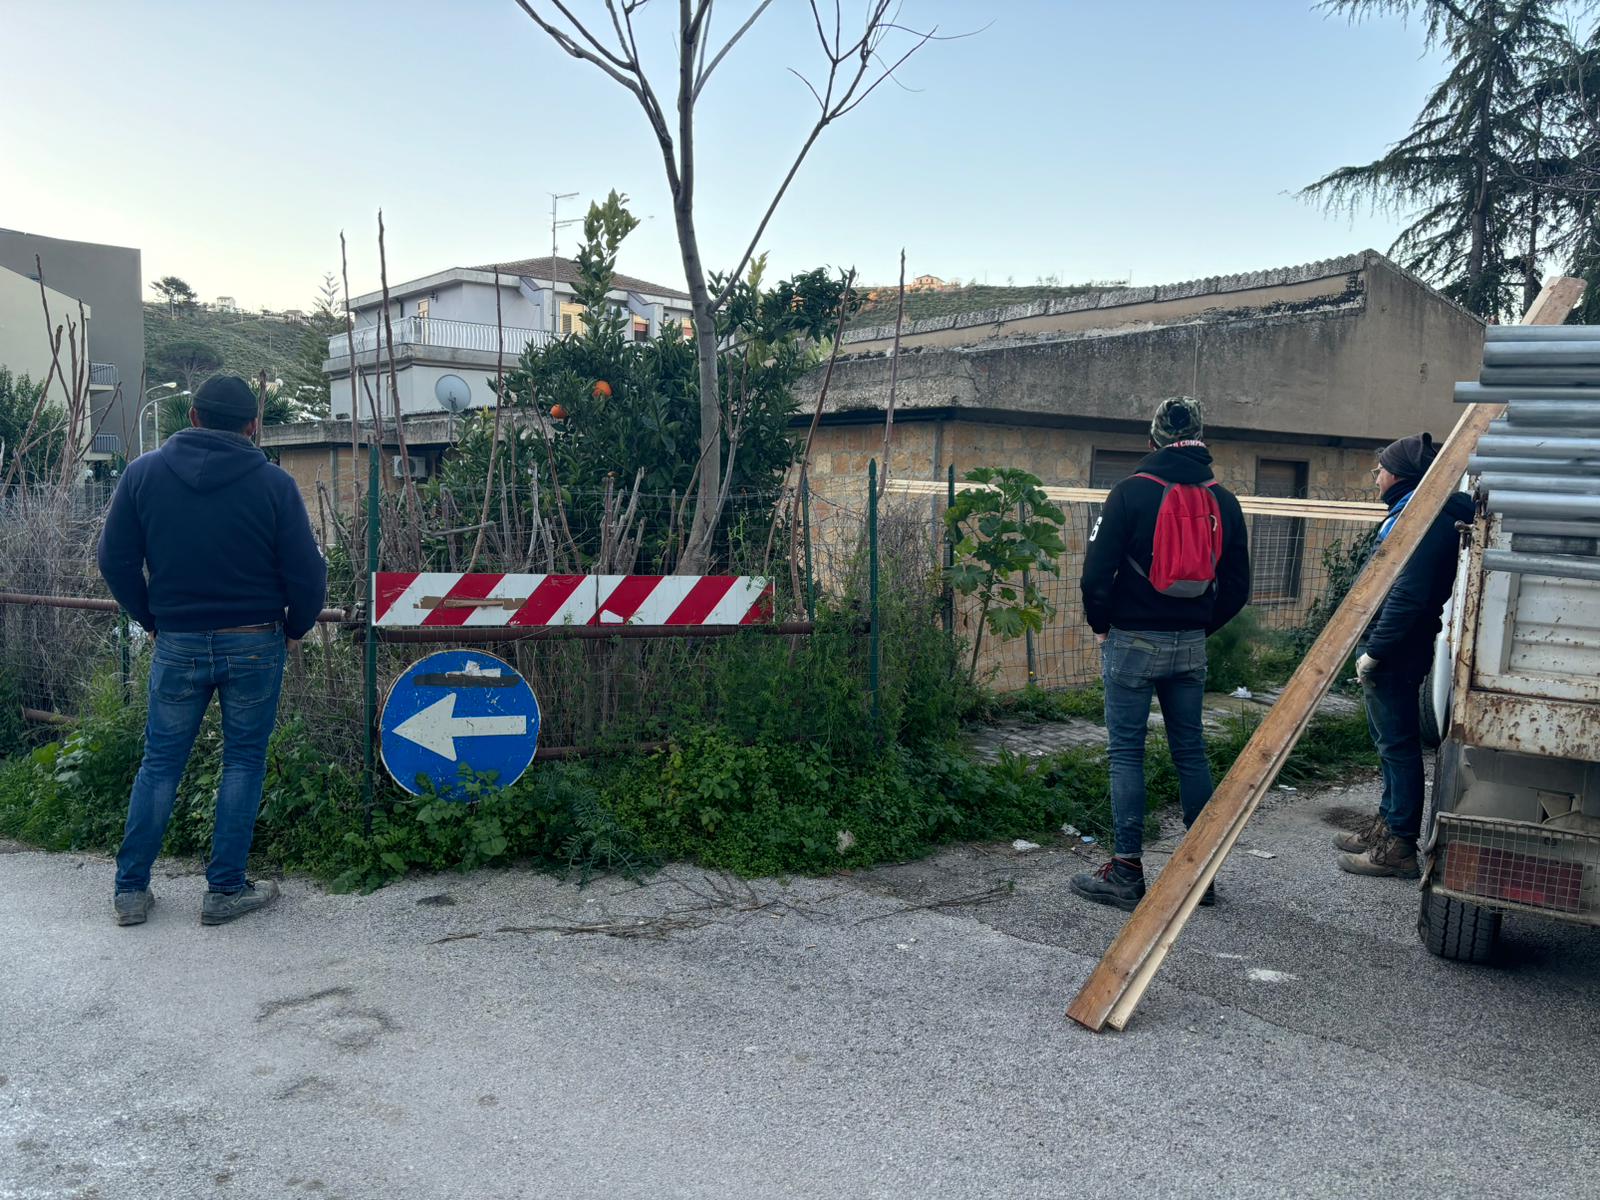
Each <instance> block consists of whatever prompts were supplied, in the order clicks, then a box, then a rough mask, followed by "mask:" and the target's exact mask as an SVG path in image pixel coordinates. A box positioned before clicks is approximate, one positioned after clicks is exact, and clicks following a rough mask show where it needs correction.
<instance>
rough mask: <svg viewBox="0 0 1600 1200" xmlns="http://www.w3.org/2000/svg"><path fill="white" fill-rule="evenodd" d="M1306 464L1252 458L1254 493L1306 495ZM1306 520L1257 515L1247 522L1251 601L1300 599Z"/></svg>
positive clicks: (1274, 601) (1262, 494) (1281, 459)
mask: <svg viewBox="0 0 1600 1200" xmlns="http://www.w3.org/2000/svg"><path fill="white" fill-rule="evenodd" d="M1308 473H1309V467H1308V464H1307V463H1304V462H1297V461H1294V460H1291V459H1283V458H1262V459H1257V460H1256V495H1258V496H1282V497H1285V498H1291V499H1297V500H1303V499H1305V497H1306V480H1307V475H1308ZM1305 550H1306V523H1305V521H1304V520H1302V519H1301V518H1299V517H1264V516H1257V517H1256V518H1255V519H1254V520H1253V521H1252V522H1251V524H1250V566H1251V571H1250V574H1251V591H1250V602H1251V603H1252V604H1283V603H1289V602H1293V601H1295V600H1298V599H1299V598H1300V576H1301V570H1302V567H1303V565H1304V560H1305Z"/></svg>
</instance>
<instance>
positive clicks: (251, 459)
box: [160, 429, 267, 492]
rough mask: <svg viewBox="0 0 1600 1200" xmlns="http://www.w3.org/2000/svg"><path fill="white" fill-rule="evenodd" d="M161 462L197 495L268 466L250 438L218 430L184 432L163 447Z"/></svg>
mask: <svg viewBox="0 0 1600 1200" xmlns="http://www.w3.org/2000/svg"><path fill="white" fill-rule="evenodd" d="M160 453H161V463H162V465H164V466H165V467H166V468H167V470H169V471H171V472H172V473H173V474H174V475H176V476H177V477H178V478H179V479H180V480H182V481H183V482H184V483H185V484H187V485H188V486H189V487H191V488H193V489H194V490H195V491H197V492H214V491H216V490H217V489H218V488H223V487H227V486H228V485H229V484H231V483H235V482H237V481H238V480H240V479H242V478H244V477H245V476H246V475H248V474H250V472H252V471H259V470H260V469H261V468H262V467H264V466H266V465H267V456H266V455H265V454H263V453H262V452H261V448H260V447H259V446H257V445H256V444H255V443H253V442H252V441H251V440H250V439H249V438H247V437H245V436H243V435H242V434H237V433H224V432H222V431H221V430H219V429H184V430H180V431H179V432H177V433H175V434H173V435H172V436H171V437H170V438H168V439H167V441H166V444H165V445H163V446H162V447H161V452H160Z"/></svg>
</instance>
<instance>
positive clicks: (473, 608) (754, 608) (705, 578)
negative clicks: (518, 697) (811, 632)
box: [372, 571, 772, 629]
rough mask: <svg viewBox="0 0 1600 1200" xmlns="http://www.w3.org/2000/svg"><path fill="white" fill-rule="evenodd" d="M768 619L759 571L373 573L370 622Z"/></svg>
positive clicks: (767, 587)
mask: <svg viewBox="0 0 1600 1200" xmlns="http://www.w3.org/2000/svg"><path fill="white" fill-rule="evenodd" d="M771 619H772V581H771V580H770V579H766V578H763V577H762V576H759V575H491V574H472V575H467V574H462V573H460V572H454V571H444V572H437V571H422V572H418V571H403V572H388V573H383V572H380V573H379V574H376V575H374V576H373V577H372V623H373V624H374V625H379V626H388V627H396V628H406V627H417V626H422V627H426V628H430V629H437V628H448V627H457V626H465V627H468V628H472V627H483V626H508V625H509V626H540V625H755V624H757V623H759V622H762V621H768V620H771Z"/></svg>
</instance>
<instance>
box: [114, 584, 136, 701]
mask: <svg viewBox="0 0 1600 1200" xmlns="http://www.w3.org/2000/svg"><path fill="white" fill-rule="evenodd" d="M128 634H129V629H128V613H127V611H126V610H125V609H120V608H119V609H118V610H117V678H118V680H119V681H120V682H121V684H122V702H123V703H124V704H126V703H127V702H128V701H129V700H131V699H132V698H133V661H132V651H131V650H130V648H129V646H128Z"/></svg>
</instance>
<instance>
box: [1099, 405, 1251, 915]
mask: <svg viewBox="0 0 1600 1200" xmlns="http://www.w3.org/2000/svg"><path fill="white" fill-rule="evenodd" d="M1203 432H1204V426H1203V414H1202V413H1201V409H1200V403H1199V401H1197V400H1194V399H1192V398H1190V397H1188V396H1175V397H1172V398H1170V399H1167V400H1163V401H1162V402H1161V404H1160V406H1159V407H1158V408H1157V409H1156V415H1155V419H1154V420H1153V421H1151V423H1150V449H1151V453H1150V454H1149V455H1147V456H1146V457H1145V458H1144V460H1143V461H1142V462H1140V463H1139V469H1138V470H1137V471H1136V472H1135V473H1134V474H1133V475H1130V476H1129V477H1128V478H1127V479H1124V480H1123V481H1122V482H1121V483H1119V484H1117V486H1116V487H1114V488H1112V489H1111V494H1110V495H1109V496H1107V497H1106V502H1105V506H1104V507H1103V508H1102V509H1101V510H1100V519H1099V520H1098V521H1096V522H1095V526H1094V530H1093V532H1091V533H1090V535H1089V550H1088V553H1087V555H1086V556H1085V558H1084V563H1083V579H1082V588H1083V610H1084V615H1085V616H1086V617H1087V618H1088V621H1089V627H1090V628H1091V629H1093V630H1094V632H1095V635H1096V636H1097V637H1098V638H1099V639H1100V650H1101V674H1102V676H1103V678H1104V680H1105V694H1106V700H1105V704H1106V733H1107V740H1108V749H1109V757H1110V762H1111V814H1112V820H1113V823H1114V825H1115V840H1114V847H1113V849H1114V854H1115V857H1113V858H1112V859H1111V861H1110V862H1108V863H1107V864H1106V865H1105V866H1104V867H1102V868H1101V869H1100V870H1098V871H1092V872H1088V873H1085V874H1082V875H1077V876H1074V877H1073V879H1072V890H1073V891H1075V892H1077V893H1078V895H1080V896H1082V897H1084V899H1086V900H1093V901H1094V902H1095V903H1097V904H1111V905H1115V906H1116V907H1117V908H1121V909H1125V910H1127V911H1129V912H1132V911H1133V909H1134V908H1135V907H1136V906H1137V905H1138V903H1139V901H1140V900H1141V899H1143V897H1144V864H1143V860H1142V857H1141V855H1142V853H1143V847H1144V821H1145V789H1144V746H1145V738H1146V736H1147V734H1148V732H1149V720H1150V698H1151V696H1152V695H1153V696H1154V697H1155V698H1156V699H1157V700H1158V701H1159V702H1160V704H1161V717H1162V720H1163V722H1164V723H1165V725H1166V731H1167V746H1168V748H1169V749H1170V750H1171V751H1172V765H1173V766H1174V767H1175V768H1176V769H1177V772H1178V795H1179V799H1180V801H1181V802H1182V806H1183V823H1184V825H1185V827H1187V826H1189V825H1192V824H1193V823H1194V820H1195V818H1196V817H1197V816H1199V815H1200V810H1201V809H1202V808H1203V807H1205V803H1206V801H1207V800H1209V799H1211V768H1210V765H1209V764H1208V763H1207V762H1206V743H1205V732H1204V729H1203V728H1202V726H1201V723H1200V719H1201V712H1202V703H1201V702H1202V700H1203V699H1204V696H1205V690H1206V638H1207V637H1208V636H1210V635H1211V634H1213V633H1215V632H1216V631H1217V630H1219V629H1221V628H1222V627H1223V626H1224V625H1226V624H1227V623H1228V622H1229V621H1231V620H1232V619H1233V618H1234V616H1236V615H1237V614H1238V612H1239V610H1240V609H1242V608H1243V607H1244V606H1245V602H1246V601H1248V600H1249V598H1250V550H1249V545H1248V535H1247V533H1246V530H1245V523H1244V515H1243V514H1242V513H1241V512H1240V511H1239V502H1238V500H1236V499H1234V497H1233V494H1232V493H1231V492H1229V491H1228V490H1227V489H1226V488H1224V487H1222V486H1221V485H1220V484H1218V483H1217V481H1216V480H1215V479H1214V478H1213V477H1212V474H1211V452H1210V451H1209V450H1207V449H1206V445H1205V443H1204V442H1203V441H1202V440H1201V435H1202V433H1203ZM1200 902H1201V903H1202V904H1214V903H1215V902H1216V893H1215V891H1214V889H1211V888H1207V889H1206V894H1205V896H1204V898H1202V900H1201V901H1200Z"/></svg>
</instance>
